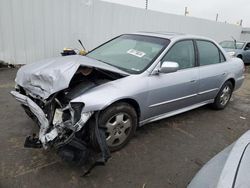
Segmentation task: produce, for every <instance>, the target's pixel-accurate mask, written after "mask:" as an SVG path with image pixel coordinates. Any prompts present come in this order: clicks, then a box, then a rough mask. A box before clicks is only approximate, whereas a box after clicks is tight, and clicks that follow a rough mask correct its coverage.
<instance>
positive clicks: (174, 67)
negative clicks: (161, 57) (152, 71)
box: [159, 61, 179, 73]
mask: <svg viewBox="0 0 250 188" xmlns="http://www.w3.org/2000/svg"><path fill="white" fill-rule="evenodd" d="M178 69H179V64H178V63H176V62H172V61H164V62H163V63H162V64H161V68H160V71H159V72H160V73H171V72H176V71H178Z"/></svg>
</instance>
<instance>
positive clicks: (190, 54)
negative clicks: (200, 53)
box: [162, 40, 195, 69]
mask: <svg viewBox="0 0 250 188" xmlns="http://www.w3.org/2000/svg"><path fill="white" fill-rule="evenodd" d="M164 61H173V62H176V63H178V64H179V67H180V69H186V68H191V67H194V66H195V53H194V45H193V41H192V40H185V41H180V42H177V43H175V44H174V45H173V46H172V47H171V48H170V50H169V51H168V52H167V54H166V55H165V56H164V57H163V59H162V62H164Z"/></svg>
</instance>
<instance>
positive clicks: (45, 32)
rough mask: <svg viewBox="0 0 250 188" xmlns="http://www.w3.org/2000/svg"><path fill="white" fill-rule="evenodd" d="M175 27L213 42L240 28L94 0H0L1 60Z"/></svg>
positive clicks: (31, 58)
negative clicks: (136, 32) (133, 33)
mask: <svg viewBox="0 0 250 188" xmlns="http://www.w3.org/2000/svg"><path fill="white" fill-rule="evenodd" d="M142 30H143V31H146V30H147V31H163V30H164V31H175V32H182V33H190V34H198V35H204V36H208V37H211V38H213V39H215V40H217V41H221V40H224V39H230V37H231V36H234V37H235V38H237V39H238V38H240V33H241V27H239V26H236V25H230V24H224V23H218V22H213V21H208V20H203V19H198V18H191V17H184V16H178V15H172V14H165V13H160V12H155V11H148V10H143V9H138V8H132V7H128V6H122V5H117V4H112V3H107V2H102V1H98V0H0V60H4V61H6V62H9V63H13V64H25V63H31V62H33V61H35V60H39V59H43V58H46V57H52V56H59V55H60V52H61V51H62V49H63V48H64V47H72V48H80V46H79V44H78V43H77V39H81V40H82V41H83V43H84V45H85V46H86V47H87V49H89V50H90V49H92V48H93V47H95V46H96V45H98V44H100V43H101V42H104V41H105V40H107V39H110V38H111V37H113V36H115V35H119V34H121V33H128V32H135V31H142Z"/></svg>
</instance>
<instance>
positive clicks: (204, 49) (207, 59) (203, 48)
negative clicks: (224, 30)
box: [197, 40, 221, 66]
mask: <svg viewBox="0 0 250 188" xmlns="http://www.w3.org/2000/svg"><path fill="white" fill-rule="evenodd" d="M197 47H198V51H199V60H200V65H201V66H203V65H211V64H216V63H220V62H221V59H220V54H219V49H218V48H217V46H215V45H214V44H213V43H212V42H209V41H199V40H198V41H197Z"/></svg>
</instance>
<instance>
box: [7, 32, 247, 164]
mask: <svg viewBox="0 0 250 188" xmlns="http://www.w3.org/2000/svg"><path fill="white" fill-rule="evenodd" d="M243 70H244V64H243V62H242V60H241V59H239V58H230V57H229V56H227V54H225V53H224V50H223V49H222V48H221V47H220V46H219V45H218V44H217V43H216V42H215V41H213V40H211V39H208V38H205V37H200V36H192V35H185V34H177V33H164V32H158V33H152V32H140V33H135V34H124V35H121V36H118V37H116V38H114V39H112V40H110V41H108V42H106V43H104V44H102V45H101V46H99V47H97V48H95V49H94V50H92V51H90V52H89V53H88V54H86V56H79V55H72V56H65V57H58V58H52V59H47V60H44V61H40V62H37V63H34V64H28V65H25V66H23V67H21V68H20V69H19V70H18V72H17V76H16V79H15V81H16V84H17V85H16V91H12V92H11V94H12V95H13V96H14V97H15V98H16V99H17V100H18V101H19V102H21V104H22V106H23V108H24V110H25V111H26V112H27V114H28V115H29V116H30V117H31V118H32V119H34V120H35V121H36V122H37V123H38V125H39V126H40V132H39V137H38V138H37V139H36V138H34V139H33V140H34V141H35V142H38V143H35V145H36V144H40V145H43V147H44V148H48V147H54V148H56V150H57V151H58V153H59V154H60V155H61V156H62V158H64V159H67V160H69V161H70V160H73V161H81V162H84V163H86V161H88V160H89V157H90V156H91V159H92V161H93V159H97V156H99V157H100V156H101V157H102V160H101V161H105V160H106V159H107V156H108V155H109V154H108V153H109V150H111V151H115V150H118V149H121V148H122V147H123V146H125V145H126V144H127V143H128V141H129V140H130V139H131V138H132V136H133V134H134V132H135V130H136V127H137V126H142V125H144V124H147V123H150V122H153V121H157V120H160V119H163V118H166V117H170V116H173V115H176V114H179V113H182V112H185V111H188V110H191V109H194V108H198V107H200V106H203V105H206V104H211V105H212V106H213V107H214V108H215V109H224V108H225V107H226V106H227V104H228V103H229V101H230V97H231V95H232V93H233V91H235V90H237V89H238V88H239V87H240V86H241V85H242V83H243V80H244V75H243ZM30 141H32V139H31V138H30V137H29V138H28V140H27V143H29V144H31V145H32V142H31V143H30ZM108 148H109V150H108ZM100 153H101V155H100ZM93 154H96V155H95V157H93V156H92V155H93ZM98 161H100V160H99V159H98Z"/></svg>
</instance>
